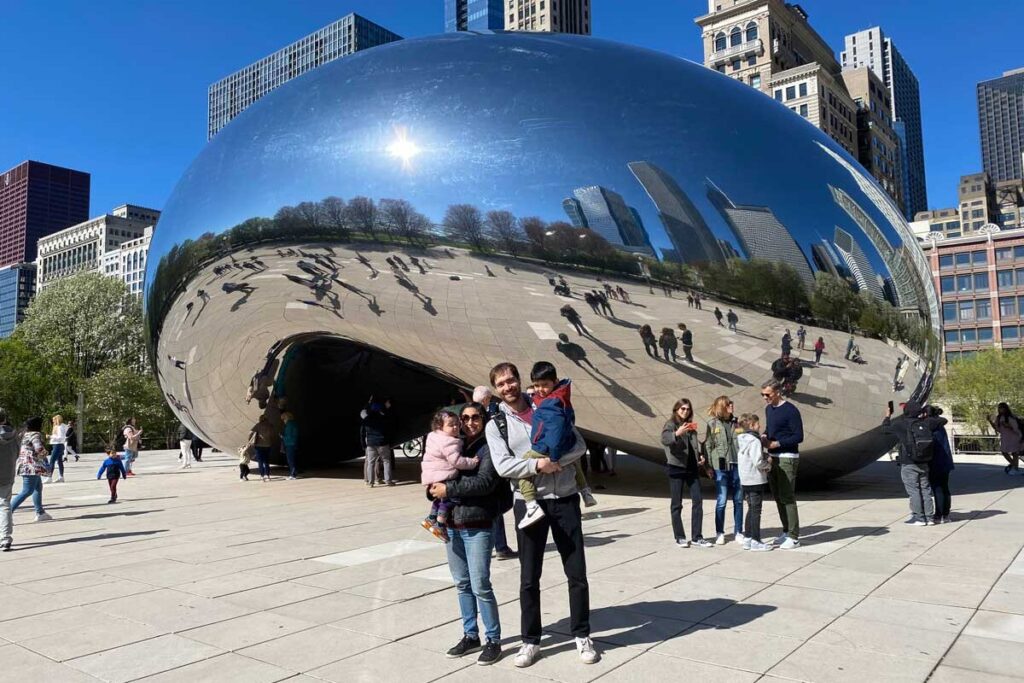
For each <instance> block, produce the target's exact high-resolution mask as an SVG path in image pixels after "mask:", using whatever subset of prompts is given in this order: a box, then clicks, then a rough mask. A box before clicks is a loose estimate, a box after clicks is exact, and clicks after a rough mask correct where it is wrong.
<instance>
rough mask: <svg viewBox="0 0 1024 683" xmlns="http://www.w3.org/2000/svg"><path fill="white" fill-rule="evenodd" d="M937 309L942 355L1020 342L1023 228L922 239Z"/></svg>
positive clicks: (1023, 306)
mask: <svg viewBox="0 0 1024 683" xmlns="http://www.w3.org/2000/svg"><path fill="white" fill-rule="evenodd" d="M921 246H922V248H923V249H924V251H925V254H926V256H927V257H928V259H929V263H930V264H931V269H932V277H933V278H934V280H935V287H936V289H937V290H938V291H939V297H940V300H941V307H942V328H943V332H942V334H943V345H944V358H945V360H946V361H950V360H955V359H957V358H960V357H963V356H969V355H972V354H973V353H976V352H977V351H979V350H982V349H989V348H1002V349H1015V348H1021V347H1022V346H1024V343H1022V342H1024V230H1021V229H1016V230H1000V229H999V228H995V227H993V228H990V229H988V230H987V231H986V232H983V233H981V234H974V235H969V236H965V237H958V238H953V239H944V240H927V241H925V242H923V243H922V245H921Z"/></svg>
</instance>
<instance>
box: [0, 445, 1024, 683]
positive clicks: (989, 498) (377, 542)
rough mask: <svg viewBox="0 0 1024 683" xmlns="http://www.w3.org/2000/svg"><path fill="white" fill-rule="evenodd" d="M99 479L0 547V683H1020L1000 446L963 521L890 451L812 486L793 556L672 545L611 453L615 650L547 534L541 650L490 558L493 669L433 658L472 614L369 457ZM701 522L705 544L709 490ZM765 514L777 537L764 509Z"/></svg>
mask: <svg viewBox="0 0 1024 683" xmlns="http://www.w3.org/2000/svg"><path fill="white" fill-rule="evenodd" d="M97 467H98V458H97V457H96V456H89V457H86V458H83V461H82V462H81V463H71V464H69V467H68V475H67V478H68V483H66V484H60V485H48V486H47V487H46V489H45V502H46V506H47V510H48V511H49V512H50V513H51V514H52V515H53V516H54V518H55V520H56V521H53V522H48V523H33V522H32V521H31V519H32V513H31V506H30V505H28V504H26V505H25V506H24V508H22V509H19V510H18V512H16V513H15V534H14V536H15V546H14V550H13V551H12V552H10V553H6V554H3V555H0V581H2V584H3V585H2V586H0V619H2V621H0V639H2V641H0V642H3V643H4V644H3V645H0V662H2V666H0V681H8V680H11V681H14V680H18V681H95V680H97V679H99V680H104V681H132V680H138V679H145V680H147V681H188V683H197V682H199V681H245V682H247V683H258V682H261V681H268V682H269V681H281V680H291V681H313V680H327V681H339V682H341V681H346V682H347V681H362V680H374V681H398V680H400V681H402V683H415V682H416V681H434V680H445V681H459V680H466V681H468V680H474V679H478V678H479V677H481V676H485V677H486V679H487V680H493V681H505V680H509V681H512V680H515V681H525V682H529V681H536V680H538V679H541V680H545V679H547V680H557V681H567V682H575V681H589V680H594V679H598V678H600V679H601V680H602V681H620V680H621V681H635V680H641V681H645V680H668V679H669V678H670V677H671V678H677V677H680V676H683V677H687V678H689V677H694V678H696V679H699V680H703V681H755V680H766V681H768V680H776V681H781V680H798V681H844V680H850V681H857V682H858V683H862V682H863V681H924V680H926V679H929V677H930V680H932V681H957V682H958V683H966V682H969V681H996V680H1005V679H1004V678H1001V677H1007V678H1009V677H1013V676H1024V665H1022V662H1024V553H1022V552H1021V549H1022V544H1024V534H1022V533H1021V528H1022V524H1024V491H1022V490H1021V489H1020V486H1021V484H1022V483H1024V479H1021V478H1017V477H1008V476H1005V475H1003V473H1002V467H1000V466H998V463H997V460H996V459H993V458H981V457H979V458H973V459H972V458H966V459H965V458H961V459H958V463H957V469H956V471H955V472H954V473H953V476H952V481H951V487H952V489H953V492H954V499H953V523H951V524H947V525H941V526H936V527H926V528H918V527H906V526H904V525H903V524H902V522H903V520H904V519H905V518H906V516H907V503H906V499H905V498H904V496H903V494H902V488H901V486H900V485H899V482H898V479H897V473H896V468H895V466H894V465H892V464H891V463H890V462H888V461H887V460H886V459H883V460H880V461H879V462H877V463H875V464H873V465H871V466H869V467H868V468H866V469H864V470H861V471H860V472H858V473H856V474H853V475H850V476H847V477H844V478H842V479H840V480H836V481H834V482H832V483H831V484H830V485H829V487H828V488H827V489H822V490H818V491H815V492H813V493H807V494H804V495H803V497H802V501H801V505H800V516H801V520H802V524H803V538H802V540H803V541H804V546H803V547H802V548H800V549H798V550H793V551H779V550H776V551H774V552H771V553H749V552H743V551H742V550H740V549H738V548H737V546H736V544H734V543H730V544H727V545H725V546H719V547H714V548H711V549H700V548H689V549H686V550H683V549H679V548H676V547H675V546H674V545H673V542H672V534H671V531H670V529H669V519H668V505H669V502H668V498H667V489H668V487H667V486H665V480H664V476H663V474H662V471H661V469H660V468H658V467H656V466H654V465H651V464H649V463H646V462H644V461H641V460H636V459H633V458H628V457H626V458H620V463H619V467H618V471H619V476H617V477H615V478H609V477H603V476H600V475H597V476H595V477H594V483H595V484H599V485H603V486H604V487H605V489H603V490H598V491H597V492H596V493H597V495H598V498H599V501H600V505H599V507H597V508H594V509H592V510H588V511H587V512H586V513H585V515H584V520H585V521H584V531H585V533H586V536H587V564H588V569H589V576H590V586H591V607H592V624H593V635H594V638H595V639H596V640H597V641H598V645H599V648H600V649H601V650H602V651H603V654H604V657H603V659H602V661H601V662H599V663H598V664H596V665H593V666H585V665H583V664H581V663H580V662H579V661H578V658H577V655H576V652H575V648H574V646H573V643H572V640H571V638H570V637H569V636H568V613H567V612H568V600H567V598H566V586H565V579H564V577H563V576H562V574H561V571H560V567H559V564H558V562H557V555H556V554H554V552H553V547H552V546H549V550H551V553H550V554H549V557H548V561H547V571H546V573H545V575H544V579H543V588H544V592H543V595H544V597H543V600H544V602H543V612H544V624H545V639H544V642H543V656H542V658H541V659H540V660H539V661H538V662H537V663H536V664H535V665H534V666H533V667H532V668H529V669H526V670H517V669H515V667H514V666H513V664H512V659H513V654H514V652H515V650H516V649H517V648H518V644H519V639H518V631H519V610H518V576H519V571H518V563H517V562H515V561H506V562H498V561H495V562H494V563H493V566H492V571H493V581H494V585H495V590H496V592H497V595H498V599H499V602H500V603H501V617H502V619H501V620H502V626H503V630H504V640H503V642H504V645H505V656H504V659H503V660H502V661H501V662H499V663H498V664H497V665H496V666H494V667H492V668H491V669H490V670H486V671H484V670H482V669H481V668H479V667H477V666H476V665H475V663H474V662H475V656H474V655H471V656H470V657H467V658H465V659H461V660H458V659H457V660H452V659H446V658H445V656H444V652H445V650H446V649H448V648H449V647H450V646H451V645H453V644H454V643H455V642H456V641H457V640H458V638H459V636H460V635H461V630H460V624H459V618H458V606H457V603H456V596H455V593H454V590H453V588H452V586H451V578H450V576H449V574H448V570H447V565H446V564H445V555H444V551H443V549H442V547H441V545H440V544H439V543H438V542H436V541H434V540H433V539H432V537H430V535H429V534H427V533H425V532H424V531H423V530H422V529H421V528H420V527H419V526H418V522H419V520H420V519H421V518H422V517H423V515H424V514H425V512H426V510H427V501H426V500H425V499H424V496H423V492H422V489H421V487H420V486H418V485H412V484H408V485H401V486H398V487H395V488H386V487H378V488H375V489H368V488H366V487H365V486H364V485H363V483H362V480H361V473H362V463H361V462H359V461H355V462H352V463H349V464H347V465H345V466H343V467H341V468H340V469H338V470H335V471H331V472H325V473H321V476H317V477H310V478H303V479H299V480H297V481H285V480H284V478H283V476H275V479H274V481H273V482H271V483H269V484H265V483H261V482H260V481H259V480H258V479H256V478H255V475H254V477H253V481H249V482H247V483H243V482H239V481H238V473H237V468H236V465H235V458H233V457H230V456H229V455H227V454H220V453H211V454H208V455H207V457H206V458H205V459H204V461H203V462H202V463H197V464H196V465H195V466H194V468H193V469H191V470H184V471H182V470H178V469H177V460H176V458H175V455H174V453H172V452H169V451H154V452H144V453H143V455H142V458H141V459H140V461H139V463H138V471H139V476H138V477H136V478H134V479H131V480H128V481H126V482H122V484H121V489H120V491H119V494H120V496H121V502H119V503H118V504H116V505H108V504H106V499H107V495H106V482H105V481H104V482H99V481H96V480H95V479H94V477H95V472H96V469H97ZM278 474H279V475H280V472H279V473H278ZM398 474H399V478H400V479H402V480H403V481H404V482H411V481H412V480H413V479H414V478H417V479H418V463H416V462H413V461H409V460H403V459H401V458H399V467H398ZM706 495H708V494H707V492H706ZM688 508H689V504H688V503H687V506H686V509H684V513H683V516H684V519H686V520H688V518H689V509H688ZM704 511H705V514H704V533H705V535H709V536H710V535H712V532H713V531H714V503H713V501H707V500H706V501H705V505H704ZM728 517H731V515H729V516H728ZM727 524H728V523H727ZM764 524H765V526H766V527H767V529H766V534H765V535H766V537H767V536H771V535H774V534H773V533H772V532H776V533H777V529H778V518H777V516H776V513H775V510H774V506H771V507H770V509H769V508H768V507H766V510H765V519H764ZM508 526H509V529H510V530H511V526H512V525H511V522H509V524H508ZM687 526H688V525H687Z"/></svg>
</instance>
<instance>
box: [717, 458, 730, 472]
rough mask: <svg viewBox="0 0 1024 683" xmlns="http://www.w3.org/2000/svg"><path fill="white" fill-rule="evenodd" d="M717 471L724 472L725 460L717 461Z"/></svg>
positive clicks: (725, 468)
mask: <svg viewBox="0 0 1024 683" xmlns="http://www.w3.org/2000/svg"><path fill="white" fill-rule="evenodd" d="M718 469H719V470H721V471H722V472H725V471H726V470H727V469H728V468H727V467H726V466H725V458H719V459H718Z"/></svg>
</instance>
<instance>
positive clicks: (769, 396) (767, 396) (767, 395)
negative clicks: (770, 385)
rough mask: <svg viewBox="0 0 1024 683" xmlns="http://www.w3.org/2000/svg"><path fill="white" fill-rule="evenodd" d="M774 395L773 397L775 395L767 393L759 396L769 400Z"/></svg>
mask: <svg viewBox="0 0 1024 683" xmlns="http://www.w3.org/2000/svg"><path fill="white" fill-rule="evenodd" d="M774 395H775V394H772V393H768V394H761V396H762V397H764V398H771V397H772V396H774Z"/></svg>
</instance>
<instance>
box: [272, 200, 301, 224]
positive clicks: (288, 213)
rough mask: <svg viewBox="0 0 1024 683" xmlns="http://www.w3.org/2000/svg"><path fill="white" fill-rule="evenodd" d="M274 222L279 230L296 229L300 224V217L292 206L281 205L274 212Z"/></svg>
mask: <svg viewBox="0 0 1024 683" xmlns="http://www.w3.org/2000/svg"><path fill="white" fill-rule="evenodd" d="M274 222H275V223H276V224H277V227H278V229H280V230H297V229H298V228H299V227H301V226H302V217H301V216H300V215H299V212H298V210H296V208H295V207H294V206H282V207H281V208H280V209H278V210H277V213H275V214H274Z"/></svg>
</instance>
